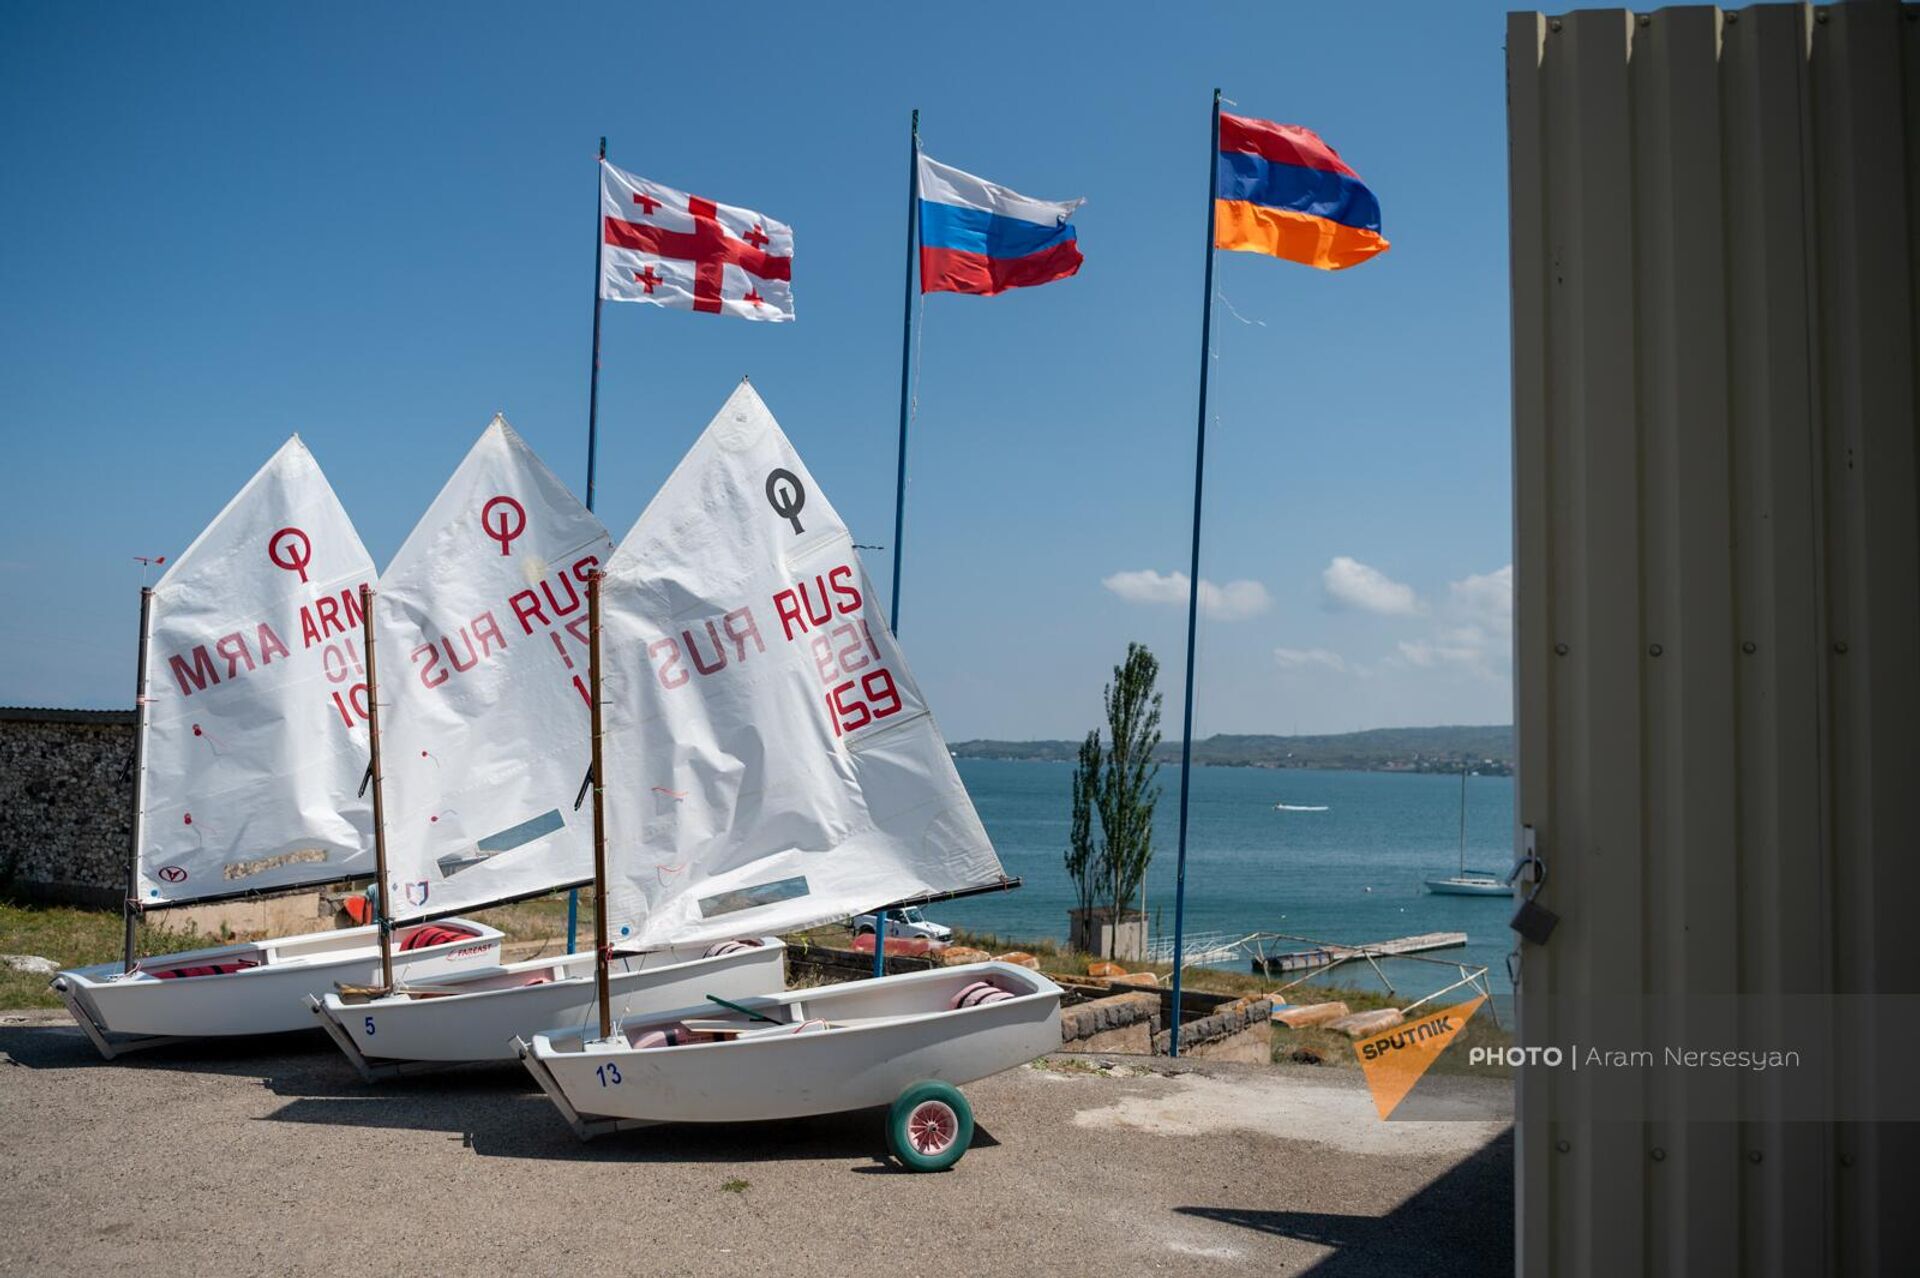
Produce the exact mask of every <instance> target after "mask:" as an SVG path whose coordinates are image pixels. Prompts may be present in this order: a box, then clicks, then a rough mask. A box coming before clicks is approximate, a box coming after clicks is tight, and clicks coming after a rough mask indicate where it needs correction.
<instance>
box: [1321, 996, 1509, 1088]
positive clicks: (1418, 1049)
mask: <svg viewBox="0 0 1920 1278" xmlns="http://www.w3.org/2000/svg"><path fill="white" fill-rule="evenodd" d="M1486 1001H1487V1000H1486V996H1485V995H1482V996H1481V997H1479V998H1476V999H1472V1000H1470V1001H1468V1002H1465V1003H1456V1004H1455V1005H1454V1006H1452V1007H1446V1008H1442V1009H1440V1010H1439V1011H1437V1012H1435V1013H1433V1014H1432V1015H1430V1016H1422V1017H1421V1018H1420V1019H1419V1020H1417V1021H1407V1022H1405V1023H1404V1024H1401V1025H1396V1026H1394V1027H1393V1028H1392V1029H1390V1030H1386V1031H1385V1032H1383V1033H1379V1034H1374V1035H1371V1036H1369V1037H1367V1038H1363V1039H1359V1040H1356V1041H1355V1043H1354V1045H1353V1050H1354V1053H1355V1054H1356V1055H1358V1056H1359V1057H1360V1070H1361V1072H1362V1073H1364V1074H1365V1075H1366V1076H1367V1090H1368V1091H1370V1092H1372V1093H1373V1107H1374V1108H1375V1109H1377V1110H1379V1111H1380V1117H1382V1118H1386V1117H1388V1116H1389V1115H1391V1114H1392V1113H1393V1111H1394V1110H1395V1109H1397V1108H1398V1107H1399V1105H1400V1102H1401V1101H1403V1100H1405V1099H1406V1098H1407V1093H1408V1092H1411V1091H1412V1090H1413V1085H1414V1084H1415V1083H1417V1082H1419V1081H1420V1079H1421V1078H1422V1077H1423V1076H1425V1074H1426V1072H1427V1071H1428V1070H1429V1069H1431V1068H1432V1067H1433V1063H1434V1062H1435V1061H1437V1060H1439V1059H1440V1053H1442V1052H1444V1051H1446V1050H1447V1046H1448V1045H1449V1044H1450V1043H1452V1042H1453V1040H1454V1039H1455V1038H1457V1037H1459V1035H1460V1031H1461V1030H1463V1029H1465V1028H1466V1027H1467V1022H1468V1021H1470V1020H1472V1019H1473V1014H1474V1013H1475V1012H1477V1011H1479V1010H1480V1005H1481V1004H1482V1003H1484V1002H1486Z"/></svg>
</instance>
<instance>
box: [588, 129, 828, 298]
mask: <svg viewBox="0 0 1920 1278" xmlns="http://www.w3.org/2000/svg"><path fill="white" fill-rule="evenodd" d="M600 213H601V234H602V238H603V240H604V241H605V243H604V245H603V247H602V250H601V254H600V296H601V297H603V298H605V299H606V300H607V301H609V302H651V303H653V304H654V305H655V306H666V307H670V308H672V309H674V310H678V311H707V312H709V313H711V314H715V315H738V316H740V317H741V318H742V319H756V320H790V319H792V318H793V284H792V280H793V229H792V228H791V227H789V226H787V225H786V224H785V223H782V222H776V221H774V220H773V219H772V218H770V217H765V216H763V215H761V214H759V213H755V212H754V211H753V210H752V209H740V208H735V207H733V206H732V205H730V204H716V203H715V202H714V201H712V200H703V199H701V198H700V197H699V196H697V195H688V194H687V193H686V192H685V191H676V190H674V189H673V188H672V187H670V186H661V185H660V184H659V183H658V182H649V181H647V180H646V179H645V178H642V177H635V176H634V175H633V174H631V173H627V172H624V171H622V170H620V169H617V168H615V167H614V166H613V165H611V164H608V163H607V162H606V161H604V160H602V161H601V162H600Z"/></svg>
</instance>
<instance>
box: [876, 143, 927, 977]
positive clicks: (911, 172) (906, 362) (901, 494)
mask: <svg viewBox="0 0 1920 1278" xmlns="http://www.w3.org/2000/svg"><path fill="white" fill-rule="evenodd" d="M919 213H920V109H919V108H918V107H915V108H914V112H913V136H912V143H911V146H910V147H909V149H908V152H907V275H906V281H907V282H906V288H905V290H904V295H905V301H904V302H903V303H902V304H901V312H902V316H903V318H902V320H901V324H900V447H899V454H898V460H897V464H896V470H895V474H894V485H893V597H892V600H891V603H892V605H893V633H894V634H895V635H898V634H899V633H900V565H901V563H902V562H903V560H904V559H905V554H904V552H905V550H906V538H907V410H908V407H909V402H908V396H909V394H910V393H911V391H912V387H911V384H910V375H911V372H912V356H913V241H914V229H915V224H916V221H917V219H918V217H919ZM873 974H874V975H875V976H885V975H886V974H887V912H886V911H885V910H875V911H874V912H873Z"/></svg>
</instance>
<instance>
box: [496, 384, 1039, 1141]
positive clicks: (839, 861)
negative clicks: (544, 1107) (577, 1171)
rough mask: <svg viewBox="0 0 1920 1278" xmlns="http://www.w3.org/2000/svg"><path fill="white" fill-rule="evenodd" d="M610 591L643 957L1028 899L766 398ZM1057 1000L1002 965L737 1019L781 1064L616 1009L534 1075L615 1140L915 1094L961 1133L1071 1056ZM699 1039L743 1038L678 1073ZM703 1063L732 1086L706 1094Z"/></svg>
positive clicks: (601, 678) (617, 803) (610, 895)
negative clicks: (992, 1083)
mask: <svg viewBox="0 0 1920 1278" xmlns="http://www.w3.org/2000/svg"><path fill="white" fill-rule="evenodd" d="M593 585H594V590H593V592H592V595H591V598H592V600H593V607H594V610H595V615H596V618H597V619H603V620H598V621H597V624H596V625H595V627H594V629H593V635H594V638H595V645H594V658H593V660H592V661H591V670H590V674H591V682H592V688H593V693H594V698H593V699H594V704H595V706H596V707H603V710H604V719H605V722H604V725H603V728H602V731H600V732H598V733H596V740H597V741H599V743H600V746H601V755H602V757H601V758H599V759H597V760H596V767H595V772H596V775H597V776H604V777H605V779H606V784H605V786H604V787H603V788H602V789H600V790H597V791H596V802H601V801H603V802H604V806H605V809H606V829H607V830H608V831H609V832H610V833H609V844H610V868H609V872H608V873H607V875H606V876H605V878H606V883H607V890H606V893H605V896H604V899H605V901H606V908H605V910H604V911H603V913H602V915H601V918H602V919H603V921H605V922H607V923H609V924H610V925H611V926H612V927H613V928H614V929H615V930H616V932H617V934H618V939H619V940H620V941H621V942H623V943H628V944H639V945H647V944H667V943H671V944H676V945H685V944H698V943H700V942H702V941H708V940H719V939H723V938H725V937H727V936H729V935H739V934H740V933H741V931H742V930H744V929H749V928H750V929H751V930H752V931H754V932H760V933H783V932H788V931H793V930H797V929H800V928H805V927H811V926H814V925H816V924H819V923H823V922H826V921H828V920H831V919H843V918H846V917H849V916H852V915H858V914H862V913H866V912H868V911H871V910H873V909H875V908H878V907H882V906H886V905H892V904H896V903H898V902H901V901H905V900H911V899H915V898H920V899H926V898H934V897H944V896H952V895H964V894H970V893H971V892H974V891H982V890H998V889H999V888H1001V887H1004V886H1006V885H1007V884H1008V880H1007V879H1006V876H1005V875H1004V874H1003V873H1002V872H1001V869H1000V862H999V858H998V857H996V856H995V855H994V852H993V846H992V844H991V843H990V842H989V841H988V839H987V835H986V831H985V830H984V829H983V828H982V827H981V825H980V819H979V817H978V816H977V815H976V814H975V812H974V809H973V804H972V802H971V800H969V798H968V797H967V792H966V789H965V787H964V786H962V785H961V783H960V777H959V774H958V773H957V772H955V770H954V766H953V761H952V757H951V755H950V753H949V751H948V750H947V746H946V742H945V740H944V739H943V738H942V737H941V735H940V731H939V729H938V727H936V726H935V724H934V721H933V716H932V714H931V713H930V711H929V710H928V708H927V705H926V702H925V700H924V699H923V698H922V697H921V695H920V690H919V687H918V686H917V685H916V684H915V682H914V679H913V676H912V674H911V672H910V671H909V670H908V669H907V665H906V661H905V658H904V657H903V656H902V654H901V652H900V650H899V647H898V646H897V645H896V643H895V642H894V639H893V635H892V634H891V633H890V632H889V630H888V629H887V626H886V622H885V620H884V618H883V617H882V616H881V615H880V612H879V610H878V609H877V608H876V607H875V606H874V605H873V602H872V601H873V589H872V585H871V583H870V581H869V580H868V578H867V576H866V573H865V571H864V569H863V568H862V567H861V564H860V560H859V557H858V556H857V555H856V554H855V552H854V550H853V544H852V538H851V537H850V535H849V534H848V531H847V528H846V526H845V524H843V523H842V522H841V520H840V518H839V516H838V515H837V514H836V513H835V511H834V509H833V507H832V506H831V505H830V504H829V503H828V501H827V499H826V496H825V494H824V493H822V492H821V491H820V490H819V487H818V485H816V484H815V482H814V480H813V477H812V476H811V475H810V474H809V473H808V471H807V468H806V466H805V464H804V463H803V462H802V461H801V460H800V457H799V454H798V453H796V452H795V451H794V448H793V445H792V443H791V442H789V441H788V439H787V437H786V435H785V434H784V433H783V432H782V431H781V429H780V427H779V424H778V423H777V422H775V421H774V419H773V415H772V414H771V413H769V412H768V411H767V407H766V405H765V404H764V403H762V402H761V400H760V397H759V396H758V395H757V394H755V393H754V390H753V388H752V387H751V386H750V385H748V384H746V383H744V382H743V383H742V384H741V385H740V387H739V389H737V390H736V391H735V392H734V394H733V396H732V397H731V398H730V399H729V400H728V401H727V403H726V405H725V406H724V407H723V408H722V409H721V411H720V414H719V415H718V416H717V417H715V418H714V419H713V421H712V423H711V424H709V425H708V427H707V429H706V431H705V432H704V433H703V434H702V435H701V436H700V438H699V440H698V441H696V442H695V444H694V446H693V448H692V450H691V451H690V452H689V453H688V454H687V456H686V458H685V459H684V460H683V461H682V462H681V463H680V465H679V467H678V468H677V469H676V470H675V471H674V473H673V475H672V476H671V477H670V478H669V479H668V481H667V483H666V485H665V486H664V487H663V488H662V489H661V490H660V493H659V495H658V496H656V497H655V498H654V500H653V502H652V503H651V504H650V505H649V506H648V507H647V509H646V512H645V513H644V514H642V515H641V517H640V521H639V522H638V523H637V524H635V525H634V528H633V530H632V532H630V533H629V534H628V535H627V538H626V540H624V541H623V542H622V543H621V544H620V547H619V549H618V550H616V551H615V552H614V555H613V558H612V559H611V560H610V561H609V563H608V566H607V571H606V574H605V576H604V577H603V578H596V580H595V582H594V583H593ZM602 627H604V631H605V640H606V641H605V648H604V656H602V655H601V648H600V644H599V636H600V630H601V628H602ZM603 683H604V684H605V686H606V687H607V689H608V690H609V691H608V695H607V696H606V697H604V698H602V697H601V695H600V689H601V687H602V684H603ZM981 981H985V982H988V983H989V984H990V986H991V988H987V989H982V990H979V991H975V992H974V997H975V1000H976V1002H977V1001H978V1000H980V999H984V1000H987V1001H989V1002H991V1003H992V1004H993V1005H994V1006H992V1007H990V1008H988V1007H980V1006H977V1005H976V1002H967V1003H964V1004H963V1005H956V1004H955V1003H954V1001H953V1000H954V999H955V997H956V996H957V995H958V994H959V993H960V992H961V991H962V990H963V989H964V988H966V987H968V986H970V985H972V984H974V983H976V982H981ZM703 993H704V994H707V995H710V996H711V995H718V996H719V998H720V999H722V1000H725V999H726V998H727V996H725V995H724V994H720V992H719V991H717V990H706V991H703ZM1059 997H1060V991H1059V989H1058V988H1057V987H1056V986H1054V985H1053V984H1052V983H1051V982H1049V981H1046V980H1045V979H1044V978H1041V977H1038V976H1036V975H1035V974H1033V973H1031V972H1026V971H1024V970H1023V969H1019V968H1011V967H1006V966H1004V965H987V966H986V967H983V968H979V969H977V970H976V969H965V968H955V969H952V970H951V971H950V972H933V973H916V974H913V975H910V976H901V977H884V978H880V979H876V980H873V981H867V982H860V983H857V984H854V985H846V986H833V987H828V988H825V989H813V990H806V991H801V992H794V993H789V994H781V995H779V996H777V997H776V998H774V999H772V1000H761V1001H760V1002H758V1003H756V1002H755V1001H754V1000H751V999H749V1000H745V1001H742V1002H740V1004H739V1005H740V1006H741V1007H747V1008H754V1007H760V1006H765V1007H767V1008H769V1009H775V1010H769V1011H766V1012H756V1013H754V1014H752V1015H748V1016H747V1020H749V1021H754V1023H755V1024H756V1025H760V1026H764V1027H767V1028H778V1027H784V1029H785V1030H786V1032H788V1033H791V1032H792V1031H793V1030H796V1029H799V1030H802V1031H803V1032H802V1033H800V1034H798V1035H796V1036H794V1037H793V1038H792V1039H791V1041H790V1042H784V1043H776V1042H775V1041H774V1040H773V1039H771V1038H768V1039H762V1038H760V1037H757V1036H756V1035H757V1034H758V1032H759V1031H756V1030H750V1029H747V1028H745V1027H740V1026H735V1027H732V1028H729V1026H728V1025H726V1024H720V1025H717V1026H710V1025H707V1023H706V1020H705V1019H703V1018H711V1017H714V1016H716V1015H718V1016H720V1019H721V1021H722V1022H724V1021H725V1015H724V1009H723V1008H722V1006H721V1004H719V1003H713V1004H710V1005H709V1008H710V1009H711V1010H708V1011H705V1012H699V1011H696V1012H691V1013H688V1012H682V1013H675V1014H674V1015H671V1016H667V1017H658V1016H637V1017H635V1016H629V1017H628V1018H626V1020H625V1022H624V1025H625V1026H626V1028H623V1029H622V1030H621V1031H620V1032H619V1033H616V1032H615V1028H614V1024H613V1018H612V1016H611V1015H610V1014H609V1013H608V1010H607V1009H604V1008H603V1013H602V1016H601V1019H600V1023H599V1026H598V1027H597V1031H596V1030H595V1029H589V1028H586V1027H580V1028H577V1029H573V1030H571V1031H569V1032H568V1033H566V1034H560V1033H557V1032H550V1033H548V1034H545V1035H536V1036H534V1037H533V1038H532V1040H531V1042H530V1044H527V1045H525V1047H524V1050H523V1051H522V1059H523V1060H524V1061H525V1062H526V1064H527V1068H528V1069H529V1070H530V1071H531V1072H532V1073H533V1074H534V1076H535V1077H536V1078H538V1079H540V1081H541V1085H542V1086H543V1087H545V1088H546V1089H547V1091H548V1094H549V1095H550V1096H552V1097H553V1098H554V1100H555V1102H556V1104H558V1105H559V1106H560V1108H561V1110H562V1112H563V1113H564V1114H566V1115H567V1116H568V1117H569V1118H570V1119H573V1120H576V1121H575V1123H574V1125H575V1129H576V1131H578V1132H579V1133H580V1134H581V1135H582V1136H583V1137H584V1136H588V1135H594V1134H597V1133H598V1132H600V1131H605V1130H611V1128H610V1127H608V1126H607V1125H606V1124H605V1123H604V1122H601V1121H600V1120H602V1119H606V1120H621V1121H624V1120H631V1119H644V1120H646V1121H666V1120H672V1119H685V1120H688V1121H723V1120H732V1119H742V1118H755V1117H766V1118H786V1117H792V1116H795V1115H799V1114H817V1113H828V1112H833V1111H836V1110H840V1109H845V1108H849V1107H857V1106H862V1105H870V1104H874V1103H878V1102H882V1101H892V1100H894V1099H896V1097H897V1095H898V1094H899V1093H900V1092H901V1090H902V1088H906V1087H907V1085H908V1084H910V1083H915V1082H923V1083H926V1084H928V1085H929V1086H930V1087H932V1088H934V1090H935V1091H937V1092H938V1093H939V1094H938V1096H936V1097H934V1098H933V1099H934V1100H936V1101H937V1103H938V1105H937V1107H943V1108H941V1112H942V1113H943V1114H945V1115H947V1119H942V1120H941V1121H942V1122H946V1121H947V1120H948V1119H951V1120H953V1121H954V1122H958V1120H959V1118H960V1117H961V1116H963V1115H964V1113H965V1105H966V1102H965V1100H964V1098H962V1097H961V1096H960V1094H959V1093H958V1092H957V1091H954V1090H953V1088H952V1086H951V1084H953V1083H955V1082H964V1081H969V1080H971V1079H975V1078H980V1077H983V1076H985V1075H986V1074H990V1073H994V1072H997V1071H999V1070H1002V1069H1006V1068H1009V1067H1011V1066H1014V1065H1018V1064H1021V1063H1023V1062H1025V1061H1029V1060H1032V1059H1033V1058H1035V1057H1037V1056H1040V1055H1042V1054H1043V1053H1045V1052H1048V1051H1052V1050H1054V1049H1055V1048H1056V1047H1057V1046H1058V1045H1059V1025H1058V1010H1059ZM728 1001H732V1000H728ZM1002 1003H1006V1004H1007V1006H1005V1007H1002V1006H1000V1004H1002ZM823 1007H824V1008H828V1009H830V1010H829V1011H826V1012H822V1011H820V1010H818V1009H820V1008H823ZM796 1009H797V1010H796ZM756 1016H758V1017H760V1018H761V1019H760V1020H755V1017H756ZM690 1018H691V1019H690ZM809 1022H813V1023H812V1024H809ZM683 1023H684V1026H685V1027H686V1029H687V1030H688V1031H689V1032H692V1033H695V1034H707V1033H715V1034H720V1035H722V1037H727V1038H729V1041H728V1042H725V1043H720V1042H717V1041H716V1042H714V1043H713V1044H712V1046H710V1047H699V1048H696V1047H688V1048H686V1049H684V1053H683V1054H681V1055H675V1053H676V1052H677V1051H680V1050H681V1049H678V1048H675V1047H672V1046H671V1044H674V1043H678V1042H682V1041H685V1040H684V1039H683V1038H682V1037H681V1033H682V1031H681V1028H680V1027H681V1026H682V1025H683ZM835 1027H839V1028H835ZM734 1029H738V1030H739V1032H738V1033H734V1032H733V1030H734ZM655 1030H658V1031H659V1033H660V1034H662V1035H664V1037H663V1038H659V1039H655V1038H653V1037H652V1035H653V1034H654V1032H655ZM843 1031H844V1032H843ZM732 1038H738V1039H739V1040H740V1041H739V1042H738V1043H735V1042H732V1041H731V1039H732ZM698 1041H702V1042H704V1041H705V1040H698ZM655 1044H667V1045H669V1046H667V1047H666V1048H665V1050H657V1049H656V1046H654V1045H655ZM590 1057H591V1059H589V1058H590ZM669 1059H670V1060H671V1061H672V1062H675V1063H673V1064H659V1062H663V1061H668V1060H669ZM702 1061H704V1062H707V1063H708V1065H709V1066H710V1067H711V1068H713V1069H714V1070H715V1071H716V1072H715V1073H714V1074H713V1075H711V1076H710V1077H709V1079H708V1080H707V1081H706V1082H704V1083H702V1082H700V1081H699V1080H698V1077H697V1076H698V1074H699V1073H700V1065H699V1062H702ZM678 1062H684V1064H680V1063H678ZM629 1065H631V1067H632V1069H633V1070H638V1071H639V1072H638V1073H637V1074H635V1073H632V1072H631V1071H630V1070H629ZM603 1067H604V1068H603ZM596 1071H597V1072H596ZM623 1079H624V1080H630V1081H625V1082H623V1081H619V1080H623ZM909 1090H910V1089H909ZM616 1091H617V1092H618V1097H619V1099H610V1098H611V1097H612V1096H613V1094H614V1093H615V1092H616ZM749 1093H757V1094H756V1095H749ZM929 1112H931V1111H929ZM582 1115H590V1116H593V1117H592V1118H591V1119H582V1118H581V1116H582ZM615 1125H618V1123H616V1124H615ZM955 1130H956V1131H957V1128H956V1129H955ZM956 1139H957V1138H956ZM964 1149H965V1141H964V1140H958V1141H957V1144H953V1145H952V1148H951V1149H949V1148H948V1147H947V1146H944V1145H943V1146H942V1152H943V1153H944V1152H951V1153H952V1156H953V1157H956V1158H957V1157H958V1156H959V1151H961V1150H964ZM903 1157H904V1155H903Z"/></svg>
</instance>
